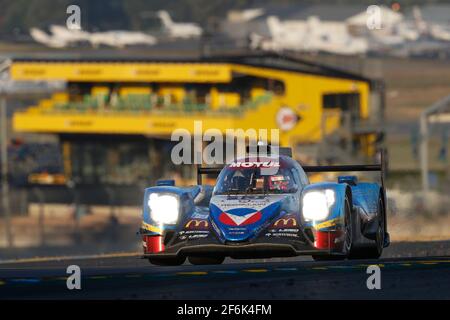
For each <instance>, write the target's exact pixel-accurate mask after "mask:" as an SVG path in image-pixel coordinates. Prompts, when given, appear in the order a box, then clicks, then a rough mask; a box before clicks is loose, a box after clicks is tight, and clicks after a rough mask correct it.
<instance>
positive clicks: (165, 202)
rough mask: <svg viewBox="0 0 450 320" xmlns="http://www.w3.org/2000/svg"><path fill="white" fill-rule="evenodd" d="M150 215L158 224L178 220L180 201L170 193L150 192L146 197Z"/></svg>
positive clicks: (172, 222) (173, 222) (171, 222)
mask: <svg viewBox="0 0 450 320" xmlns="http://www.w3.org/2000/svg"><path fill="white" fill-rule="evenodd" d="M148 206H149V208H150V216H151V218H152V220H153V221H155V222H156V223H160V224H175V223H177V221H178V216H179V211H180V201H179V200H178V197H177V196H175V195H171V194H158V193H151V194H150V196H149V197H148Z"/></svg>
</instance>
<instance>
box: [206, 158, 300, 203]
mask: <svg viewBox="0 0 450 320" xmlns="http://www.w3.org/2000/svg"><path fill="white" fill-rule="evenodd" d="M283 158H284V157H283ZM283 158H282V157H280V158H258V159H257V160H254V159H251V160H250V159H242V160H236V161H235V162H233V163H231V164H229V165H227V166H226V167H225V168H224V169H223V170H222V171H221V173H220V175H219V177H218V179H217V184H216V187H215V190H214V195H234V194H247V195H250V194H286V193H295V192H297V191H298V190H299V189H301V188H303V186H304V185H305V184H307V177H306V174H305V173H304V171H303V170H302V169H301V167H300V166H299V165H298V164H297V163H296V162H294V161H293V160H292V159H289V160H287V159H283ZM302 174H303V175H304V176H302Z"/></svg>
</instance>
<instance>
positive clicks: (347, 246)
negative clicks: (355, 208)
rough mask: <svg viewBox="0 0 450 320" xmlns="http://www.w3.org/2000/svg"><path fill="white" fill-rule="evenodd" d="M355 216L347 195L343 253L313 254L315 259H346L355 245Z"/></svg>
mask: <svg viewBox="0 0 450 320" xmlns="http://www.w3.org/2000/svg"><path fill="white" fill-rule="evenodd" d="M353 225H354V223H353V217H352V210H351V207H350V201H349V199H348V197H347V196H345V216H344V232H345V241H344V244H343V245H342V254H336V255H331V254H330V255H328V254H326V255H313V256H312V258H313V259H314V260H315V261H330V260H344V259H345V258H347V256H348V255H349V254H350V252H351V251H352V246H353V234H354V233H353V230H354V227H353Z"/></svg>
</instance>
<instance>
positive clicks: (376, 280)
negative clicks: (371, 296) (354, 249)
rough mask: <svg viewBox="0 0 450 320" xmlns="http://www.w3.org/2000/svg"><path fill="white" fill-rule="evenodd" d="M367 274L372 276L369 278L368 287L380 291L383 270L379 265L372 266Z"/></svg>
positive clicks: (368, 268)
mask: <svg viewBox="0 0 450 320" xmlns="http://www.w3.org/2000/svg"><path fill="white" fill-rule="evenodd" d="M366 273H367V274H370V276H369V277H368V278H367V281H366V286H367V289H369V290H380V289H381V269H380V267H379V266H378V265H376V264H374V265H370V266H368V267H367V270H366Z"/></svg>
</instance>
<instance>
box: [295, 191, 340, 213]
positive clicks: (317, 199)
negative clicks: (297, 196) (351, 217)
mask: <svg viewBox="0 0 450 320" xmlns="http://www.w3.org/2000/svg"><path fill="white" fill-rule="evenodd" d="M334 202H335V194H334V190H331V189H325V190H314V191H309V192H306V193H305V195H304V196H303V207H302V213H303V217H304V218H305V219H306V220H313V221H318V220H324V219H326V218H327V217H328V215H329V213H330V208H331V206H332V205H333V204H334Z"/></svg>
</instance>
